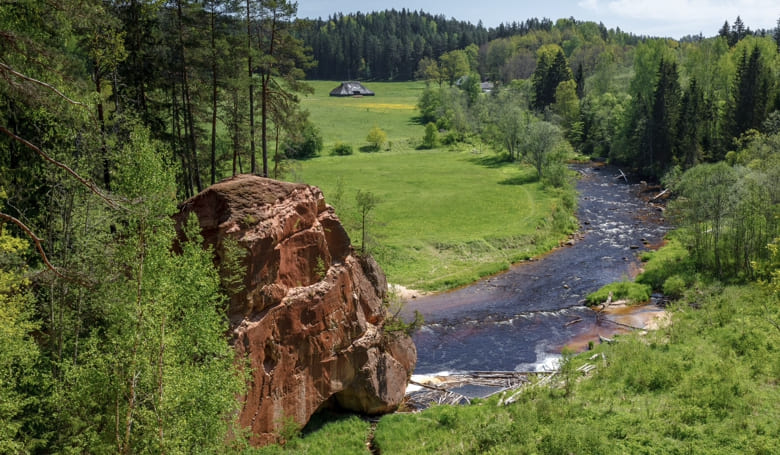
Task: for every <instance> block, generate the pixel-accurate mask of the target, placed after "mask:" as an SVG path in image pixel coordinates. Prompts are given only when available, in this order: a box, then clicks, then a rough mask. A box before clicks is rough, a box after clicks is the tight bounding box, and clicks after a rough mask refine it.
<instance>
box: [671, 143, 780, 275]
mask: <svg viewBox="0 0 780 455" xmlns="http://www.w3.org/2000/svg"><path fill="white" fill-rule="evenodd" d="M775 159H776V158H769V159H768V161H769V162H773V160H775ZM776 173H777V171H776V170H774V168H773V167H772V166H771V165H770V166H769V167H765V166H757V168H755V169H745V168H732V167H731V166H729V165H728V164H726V163H724V162H720V163H716V164H702V165H699V166H696V167H694V168H692V169H690V170H688V171H686V172H685V173H684V174H683V175H682V176H681V177H680V179H679V182H678V183H677V185H676V187H675V189H676V190H677V191H678V192H679V195H680V197H679V198H678V199H676V200H675V201H674V202H673V203H672V204H670V212H671V213H672V216H673V219H674V220H675V223H677V224H678V225H679V226H680V227H682V229H681V231H680V235H681V236H682V238H683V241H684V242H685V245H686V247H687V248H688V250H689V251H690V252H691V255H692V259H693V261H694V264H695V265H696V267H697V269H698V270H700V271H704V272H707V273H712V274H715V275H716V276H718V277H719V278H721V279H723V278H726V277H732V278H740V277H741V278H753V277H754V274H755V270H754V267H753V264H754V263H755V262H756V261H762V260H765V259H766V258H767V257H768V250H767V248H766V245H767V244H768V243H769V242H770V241H771V240H772V239H773V238H775V237H776V236H777V233H778V232H779V231H778V229H780V226H778V223H777V210H778V209H777V204H776V203H774V202H772V201H773V198H774V196H773V192H774V190H773V189H770V187H772V186H773V185H772V184H770V183H768V182H769V181H772V180H773V179H774V178H775V177H774V175H775V174H776Z"/></svg>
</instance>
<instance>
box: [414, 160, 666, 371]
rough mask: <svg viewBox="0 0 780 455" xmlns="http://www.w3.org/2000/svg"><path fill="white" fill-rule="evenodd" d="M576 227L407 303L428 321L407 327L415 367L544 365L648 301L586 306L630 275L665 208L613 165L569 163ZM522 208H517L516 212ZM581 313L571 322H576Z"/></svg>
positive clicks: (637, 316)
mask: <svg viewBox="0 0 780 455" xmlns="http://www.w3.org/2000/svg"><path fill="white" fill-rule="evenodd" d="M574 169H575V170H577V171H578V172H579V173H580V174H581V178H580V179H579V180H578V183H577V189H578V191H579V194H580V196H579V207H578V212H577V216H578V219H579V222H580V226H581V229H580V231H579V232H578V234H577V235H576V236H575V239H576V241H574V242H573V244H572V245H566V246H563V247H560V248H558V249H556V250H554V251H552V252H551V253H549V254H547V255H545V256H543V257H541V258H539V259H536V260H532V261H528V262H523V263H520V264H516V265H514V266H513V267H511V268H510V269H509V270H508V271H506V272H504V273H501V274H499V275H495V276H491V277H489V278H485V279H482V280H480V281H478V282H476V283H474V284H472V285H469V286H466V287H463V288H460V289H457V290H454V291H450V292H446V293H441V294H436V295H430V296H424V297H421V298H417V299H414V300H410V301H408V302H407V308H406V311H408V312H411V311H413V310H418V311H420V312H421V313H422V314H423V316H424V317H425V325H424V326H423V327H422V328H421V329H419V330H418V331H417V332H416V333H415V334H414V341H415V343H416V345H417V351H418V360H417V367H416V369H415V373H416V374H422V375H431V374H437V373H442V372H466V371H544V370H548V369H553V368H555V365H556V362H557V359H558V358H559V357H560V352H561V349H562V348H563V347H564V346H567V345H568V346H572V347H573V348H574V349H583V348H584V347H586V346H587V344H588V341H594V342H595V343H598V342H599V341H598V340H599V335H601V336H604V337H610V336H613V335H614V334H615V333H621V332H623V331H625V330H626V329H625V327H624V326H621V325H618V324H615V323H614V322H612V321H619V322H623V323H628V324H629V325H633V324H631V321H633V320H641V319H642V316H643V314H645V315H646V314H647V313H652V312H656V311H660V308H658V307H657V306H655V305H650V306H646V307H641V308H632V309H627V310H623V311H622V313H623V314H620V315H613V316H610V318H598V320H597V317H596V313H595V312H594V311H592V310H590V309H589V308H587V307H585V306H584V298H585V296H586V295H587V294H588V293H590V292H593V291H595V290H597V289H598V288H600V287H601V286H603V285H605V284H608V283H610V282H613V281H618V280H621V279H623V278H629V277H633V276H634V275H635V274H636V272H637V271H638V270H639V267H640V262H639V258H638V254H639V253H640V252H641V251H643V250H646V249H648V248H649V247H651V246H652V245H657V244H659V243H660V242H661V241H662V238H663V235H664V233H665V232H666V231H667V229H668V228H667V227H666V226H665V225H664V224H663V218H662V213H661V212H659V211H658V209H657V208H654V207H652V206H650V205H649V204H647V203H646V202H644V201H642V200H641V199H640V198H639V197H637V193H638V191H639V184H638V183H628V182H626V181H625V180H624V179H623V178H621V177H620V175H621V174H620V171H619V170H618V169H617V168H614V167H610V166H597V165H594V166H591V165H576V166H574ZM520 216H522V215H520ZM577 320H579V321H578V322H575V321H577Z"/></svg>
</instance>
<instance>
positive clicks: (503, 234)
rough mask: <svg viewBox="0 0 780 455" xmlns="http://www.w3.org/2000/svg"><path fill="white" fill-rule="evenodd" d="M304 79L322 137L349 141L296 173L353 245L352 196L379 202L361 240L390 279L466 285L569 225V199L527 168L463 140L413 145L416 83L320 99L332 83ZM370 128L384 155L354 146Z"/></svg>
mask: <svg viewBox="0 0 780 455" xmlns="http://www.w3.org/2000/svg"><path fill="white" fill-rule="evenodd" d="M312 85H314V87H315V91H316V92H315V95H314V96H309V97H308V98H306V100H304V105H305V106H306V107H307V108H308V109H309V110H310V112H311V118H312V120H313V121H314V123H315V124H316V125H317V126H318V127H320V129H321V131H322V133H323V136H324V140H325V143H326V144H329V143H333V142H335V141H343V142H345V143H349V144H351V145H353V147H354V148H355V154H354V155H351V156H328V155H327V146H326V151H325V152H324V153H323V155H324V156H320V157H317V158H314V159H311V160H307V161H303V162H301V163H300V167H299V169H298V170H297V171H296V177H295V178H296V180H300V181H303V182H306V183H309V184H312V185H316V186H319V187H320V188H321V189H322V190H323V192H324V193H325V198H326V201H328V202H329V203H331V204H332V205H334V206H335V207H336V211H337V213H338V215H339V217H341V219H342V221H344V222H345V224H346V225H347V229H348V231H349V232H350V236H351V238H352V241H353V243H354V244H358V245H359V244H360V239H361V237H360V229H358V227H357V225H358V216H357V213H356V210H355V208H356V203H355V194H356V193H357V191H358V190H361V191H370V192H372V193H374V194H375V195H376V196H377V197H378V198H379V201H380V202H379V204H378V205H377V206H376V208H375V209H374V211H373V213H372V215H373V216H372V221H371V222H370V223H369V227H368V229H367V231H368V232H369V234H370V238H371V239H372V241H371V242H370V243H369V242H367V243H368V245H369V247H370V248H369V249H370V251H371V253H372V254H373V255H374V256H375V257H376V258H377V260H378V261H379V263H380V264H381V265H382V267H383V268H384V270H385V272H386V273H387V275H388V279H389V280H390V282H392V283H395V284H401V285H404V286H406V287H410V288H413V289H421V290H441V289H447V288H452V287H455V286H459V285H462V284H466V283H469V282H472V281H474V280H476V279H478V278H480V277H481V276H485V275H489V274H492V273H495V272H498V271H500V270H503V269H506V268H507V267H508V266H509V265H510V264H511V263H513V262H517V261H519V260H522V259H526V258H529V257H531V256H534V255H538V254H540V253H543V252H545V251H547V250H549V249H551V248H552V247H554V246H555V245H557V243H558V241H559V240H560V239H561V238H562V237H563V236H564V235H565V231H566V230H567V229H572V228H573V227H574V226H573V225H572V223H571V218H570V217H569V215H568V213H570V210H571V208H572V204H571V201H572V200H573V197H572V196H571V195H568V196H567V197H568V201H569V204H563V203H562V198H563V197H564V196H565V195H564V194H563V193H561V192H557V191H550V190H546V189H544V188H543V187H542V186H541V184H540V183H538V182H536V181H535V178H534V175H535V171H533V169H531V168H530V167H524V166H521V165H518V164H516V163H505V162H501V161H500V160H498V159H496V157H495V155H494V154H493V153H492V152H490V151H485V152H482V153H476V152H475V150H474V147H472V146H463V147H462V148H461V149H460V150H458V149H451V148H446V149H445V148H440V149H435V150H415V149H414V147H413V143H414V142H415V140H419V138H421V137H422V134H423V127H422V126H420V125H418V124H417V123H415V121H414V116H415V115H416V110H414V108H413V106H414V105H415V103H416V97H417V95H418V94H419V92H420V90H421V89H422V85H421V84H419V83H375V84H367V86H368V87H369V88H370V89H371V90H374V91H375V92H376V93H377V96H375V97H363V98H331V97H329V96H328V92H329V91H330V90H331V89H332V88H334V87H336V85H337V83H336V82H315V83H313V84H312ZM398 106H402V107H403V108H400V107H398ZM374 125H377V126H379V127H380V128H382V129H384V130H385V131H387V133H388V139H389V140H390V141H392V142H393V144H394V145H393V147H392V149H391V150H390V151H387V150H383V151H381V152H376V153H365V152H360V151H359V147H360V146H361V145H365V144H366V142H365V136H366V135H367V133H368V130H369V129H370V128H371V127H372V126H374ZM334 138H335V139H334ZM486 150H487V149H486ZM339 181H341V182H342V184H341V197H339V183H338V182H339ZM564 206H566V208H565V209H564V208H563V207H564ZM553 213H556V214H557V216H553Z"/></svg>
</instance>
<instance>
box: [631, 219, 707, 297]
mask: <svg viewBox="0 0 780 455" xmlns="http://www.w3.org/2000/svg"><path fill="white" fill-rule="evenodd" d="M642 261H644V262H645V264H644V265H643V271H642V273H641V274H640V275H639V276H638V277H637V278H636V281H637V282H638V283H642V284H646V285H648V286H650V287H651V288H652V289H654V290H657V291H660V290H662V289H663V285H664V283H665V282H666V280H667V279H668V278H669V277H672V276H675V275H679V276H683V277H690V276H692V275H693V274H694V272H695V269H694V264H693V262H692V260H691V257H690V254H689V253H688V250H686V249H685V247H684V246H683V244H682V243H681V242H680V240H678V235H677V234H676V233H673V234H671V235H668V236H667V243H666V245H665V246H664V247H663V248H661V249H660V250H658V251H648V252H645V253H643V255H642Z"/></svg>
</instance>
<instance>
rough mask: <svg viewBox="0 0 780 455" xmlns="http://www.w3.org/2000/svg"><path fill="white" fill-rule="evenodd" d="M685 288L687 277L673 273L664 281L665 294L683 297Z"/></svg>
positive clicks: (674, 297)
mask: <svg viewBox="0 0 780 455" xmlns="http://www.w3.org/2000/svg"><path fill="white" fill-rule="evenodd" d="M685 288H686V283H685V278H683V277H681V276H680V275H672V276H670V277H669V278H667V279H666V280H665V281H664V285H663V288H662V289H663V292H664V295H665V296H668V297H671V298H673V299H677V298H680V297H682V294H683V292H684V291H685Z"/></svg>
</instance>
